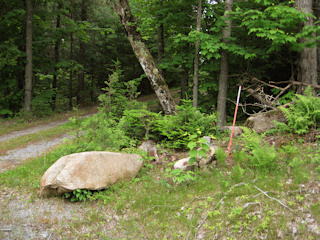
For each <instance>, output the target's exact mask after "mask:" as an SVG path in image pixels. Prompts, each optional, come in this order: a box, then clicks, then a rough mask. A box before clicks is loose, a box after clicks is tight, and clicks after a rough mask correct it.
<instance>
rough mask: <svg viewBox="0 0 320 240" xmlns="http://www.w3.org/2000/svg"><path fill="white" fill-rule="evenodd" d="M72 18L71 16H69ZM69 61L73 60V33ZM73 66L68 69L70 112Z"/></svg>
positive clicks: (70, 107)
mask: <svg viewBox="0 0 320 240" xmlns="http://www.w3.org/2000/svg"><path fill="white" fill-rule="evenodd" d="M71 18H72V15H71ZM70 59H71V60H73V33H70ZM72 85H73V66H71V68H70V73H69V94H68V97H69V109H70V110H71V109H72V107H73V104H72V98H73V87H72Z"/></svg>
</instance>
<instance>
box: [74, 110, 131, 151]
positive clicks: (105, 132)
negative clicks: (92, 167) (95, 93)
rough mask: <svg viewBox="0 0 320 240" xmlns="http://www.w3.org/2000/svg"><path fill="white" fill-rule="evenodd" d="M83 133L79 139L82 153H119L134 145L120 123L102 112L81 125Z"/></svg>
mask: <svg viewBox="0 0 320 240" xmlns="http://www.w3.org/2000/svg"><path fill="white" fill-rule="evenodd" d="M81 131H83V136H80V137H79V139H78V144H79V147H80V148H81V149H82V151H85V150H86V151H89V150H96V151H105V150H114V151H117V150H120V149H122V148H125V147H130V146H132V145H133V144H134V141H133V140H132V139H130V138H129V137H128V136H127V135H126V134H125V132H124V130H123V129H122V128H121V126H120V125H118V122H117V121H116V120H114V119H112V118H110V117H109V115H108V114H106V113H105V112H101V111H100V112H99V113H97V114H95V115H94V116H93V117H90V118H87V119H85V120H84V121H83V122H82V124H81V128H80V132H81Z"/></svg>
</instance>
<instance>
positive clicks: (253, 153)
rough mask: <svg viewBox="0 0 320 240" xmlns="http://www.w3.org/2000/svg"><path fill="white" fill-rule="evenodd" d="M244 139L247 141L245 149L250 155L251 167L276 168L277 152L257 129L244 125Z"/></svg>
mask: <svg viewBox="0 0 320 240" xmlns="http://www.w3.org/2000/svg"><path fill="white" fill-rule="evenodd" d="M242 129H243V134H242V140H243V141H244V143H245V150H247V151H248V152H249V153H250V155H249V162H250V165H251V167H254V168H256V169H258V170H261V171H264V172H269V171H271V170H273V169H275V168H276V166H277V165H276V158H277V152H276V149H275V148H274V147H273V146H269V144H268V143H267V142H266V141H264V140H263V136H261V135H259V134H258V133H257V132H256V131H254V130H251V129H249V128H245V127H243V128H242Z"/></svg>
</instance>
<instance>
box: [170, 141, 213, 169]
mask: <svg viewBox="0 0 320 240" xmlns="http://www.w3.org/2000/svg"><path fill="white" fill-rule="evenodd" d="M216 149H217V147H216V146H210V150H209V151H208V153H207V154H206V157H201V158H198V159H197V162H198V163H199V166H200V167H203V166H206V165H209V164H210V163H212V161H213V159H214V154H215V151H216ZM198 150H200V149H198ZM189 159H190V157H187V158H183V159H180V160H178V161H177V162H176V163H175V164H174V166H173V168H174V169H182V170H185V171H186V170H189V169H190V168H191V167H192V166H197V163H196V162H195V163H194V164H193V165H192V166H191V165H190V164H189Z"/></svg>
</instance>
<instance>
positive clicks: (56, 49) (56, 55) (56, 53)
mask: <svg viewBox="0 0 320 240" xmlns="http://www.w3.org/2000/svg"><path fill="white" fill-rule="evenodd" d="M61 8H62V4H61V3H58V15H57V23H56V31H59V28H60V23H61V17H60V12H59V11H60V10H61ZM59 51H60V34H58V38H57V39H56V43H55V45H54V62H55V67H54V75H53V80H52V89H53V95H52V105H51V109H52V111H54V110H55V109H56V98H57V75H58V68H57V64H58V63H59V61H60V52H59Z"/></svg>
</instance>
